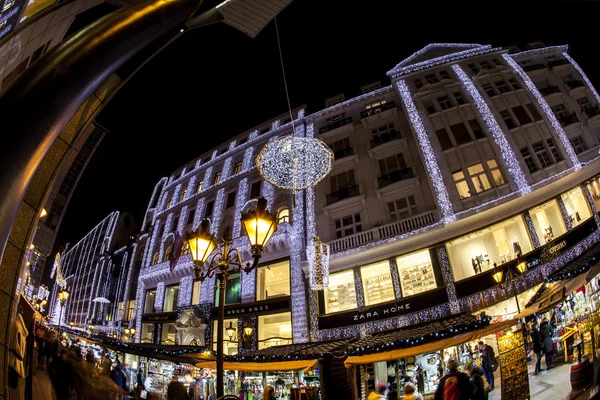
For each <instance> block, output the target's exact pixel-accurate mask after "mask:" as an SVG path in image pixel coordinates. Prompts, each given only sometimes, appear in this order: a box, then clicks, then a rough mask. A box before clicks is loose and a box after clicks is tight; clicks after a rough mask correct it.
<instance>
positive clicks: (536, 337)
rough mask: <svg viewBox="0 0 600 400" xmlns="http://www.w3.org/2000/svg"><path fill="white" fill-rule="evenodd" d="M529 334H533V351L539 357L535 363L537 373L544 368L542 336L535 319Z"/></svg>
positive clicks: (535, 373)
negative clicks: (542, 365)
mask: <svg viewBox="0 0 600 400" xmlns="http://www.w3.org/2000/svg"><path fill="white" fill-rule="evenodd" d="M529 335H530V336H531V344H532V347H533V353H534V354H535V356H536V358H537V361H536V363H535V372H534V373H533V374H534V375H537V374H539V373H540V371H541V370H542V367H541V364H542V338H541V336H540V331H539V330H538V327H537V323H536V322H535V320H534V321H533V322H532V323H531V329H530V331H529Z"/></svg>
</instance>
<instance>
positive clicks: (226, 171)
mask: <svg viewBox="0 0 600 400" xmlns="http://www.w3.org/2000/svg"><path fill="white" fill-rule="evenodd" d="M232 161H233V159H232V158H231V157H228V158H227V159H226V160H225V162H224V163H223V169H222V170H221V180H222V181H225V180H227V179H228V178H229V176H230V175H231V168H232V165H231V162H232ZM219 183H221V182H220V181H219Z"/></svg>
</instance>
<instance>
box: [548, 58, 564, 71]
mask: <svg viewBox="0 0 600 400" xmlns="http://www.w3.org/2000/svg"><path fill="white" fill-rule="evenodd" d="M568 63H569V60H567V59H564V58H562V59H560V60H553V61H548V69H552V68H553V67H558V66H559V65H565V64H568Z"/></svg>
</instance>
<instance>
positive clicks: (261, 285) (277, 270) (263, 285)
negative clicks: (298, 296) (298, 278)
mask: <svg viewBox="0 0 600 400" xmlns="http://www.w3.org/2000/svg"><path fill="white" fill-rule="evenodd" d="M289 295H290V262H289V261H288V260H286V261H282V262H279V263H276V264H271V265H266V266H264V267H260V268H258V270H257V272H256V300H267V299H272V298H274V297H281V296H289Z"/></svg>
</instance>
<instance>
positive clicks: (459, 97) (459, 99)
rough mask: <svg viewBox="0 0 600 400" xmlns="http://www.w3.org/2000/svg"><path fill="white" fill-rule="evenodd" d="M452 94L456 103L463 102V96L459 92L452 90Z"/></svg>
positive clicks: (460, 103)
mask: <svg viewBox="0 0 600 400" xmlns="http://www.w3.org/2000/svg"><path fill="white" fill-rule="evenodd" d="M452 95H453V96H454V100H455V101H456V104H458V105H462V104H465V103H466V101H465V98H464V97H463V96H462V94H461V93H460V92H454V93H452Z"/></svg>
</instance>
